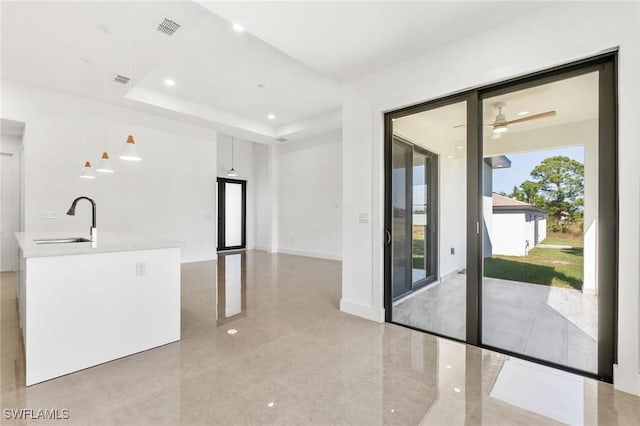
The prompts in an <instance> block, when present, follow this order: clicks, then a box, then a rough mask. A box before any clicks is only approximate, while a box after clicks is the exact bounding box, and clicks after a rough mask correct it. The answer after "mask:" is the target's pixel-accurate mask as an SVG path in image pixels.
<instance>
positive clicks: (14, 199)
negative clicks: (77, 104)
mask: <svg viewBox="0 0 640 426" xmlns="http://www.w3.org/2000/svg"><path fill="white" fill-rule="evenodd" d="M0 137H1V139H0V151H1V152H3V153H5V154H13V155H2V156H1V157H0V185H1V187H0V194H1V195H0V215H2V216H1V217H0V224H2V228H1V229H0V235H1V245H0V271H15V270H16V268H17V267H18V263H17V257H16V253H17V244H16V239H15V237H14V235H13V234H14V233H15V232H18V231H19V229H20V151H21V144H22V137H20V136H16V135H8V134H4V133H3V134H2V135H1V136H0Z"/></svg>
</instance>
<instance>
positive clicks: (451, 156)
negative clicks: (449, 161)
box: [447, 155, 455, 158]
mask: <svg viewBox="0 0 640 426" xmlns="http://www.w3.org/2000/svg"><path fill="white" fill-rule="evenodd" d="M447 158H455V157H454V156H453V155H447Z"/></svg>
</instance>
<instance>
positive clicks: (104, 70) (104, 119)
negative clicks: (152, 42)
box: [102, 30, 108, 152]
mask: <svg viewBox="0 0 640 426" xmlns="http://www.w3.org/2000/svg"><path fill="white" fill-rule="evenodd" d="M102 48H103V53H104V58H103V66H102V148H103V152H107V56H108V55H107V31H106V30H105V31H104V41H103V43H102Z"/></svg>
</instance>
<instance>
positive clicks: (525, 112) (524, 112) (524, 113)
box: [518, 111, 529, 115]
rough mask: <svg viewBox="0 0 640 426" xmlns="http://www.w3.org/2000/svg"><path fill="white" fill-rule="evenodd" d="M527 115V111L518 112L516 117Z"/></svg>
mask: <svg viewBox="0 0 640 426" xmlns="http://www.w3.org/2000/svg"><path fill="white" fill-rule="evenodd" d="M527 114H529V111H520V112H519V113H518V115H527Z"/></svg>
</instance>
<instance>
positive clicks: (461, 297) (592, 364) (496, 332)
mask: <svg viewBox="0 0 640 426" xmlns="http://www.w3.org/2000/svg"><path fill="white" fill-rule="evenodd" d="M597 302H598V301H597V297H596V296H593V295H588V294H582V292H580V291H578V290H574V289H567V288H558V287H550V286H544V285H538V284H530V283H523V282H517V281H507V280H501V279H496V278H484V280H483V310H482V314H483V322H482V335H483V336H485V344H487V345H489V346H492V347H495V348H500V349H506V350H508V351H511V352H514V353H521V354H525V355H528V356H531V357H535V358H538V359H543V360H546V361H550V362H553V363H555V364H560V365H566V366H569V367H573V368H576V369H578V370H582V371H586V372H590V373H594V374H595V373H597V371H598V342H597V336H598V304H597ZM393 321H394V322H396V323H399V324H404V325H410V326H412V327H416V328H419V329H421V330H427V331H431V332H434V333H437V334H441V335H444V336H451V337H454V338H457V339H460V340H464V338H465V336H466V275H464V274H455V275H452V276H450V277H449V278H447V279H446V280H444V281H442V282H440V283H436V284H431V285H429V286H427V287H426V288H425V289H423V290H419V291H416V292H415V293H414V294H413V295H410V296H408V297H406V298H404V299H401V301H400V302H399V303H396V304H394V307H393Z"/></svg>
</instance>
